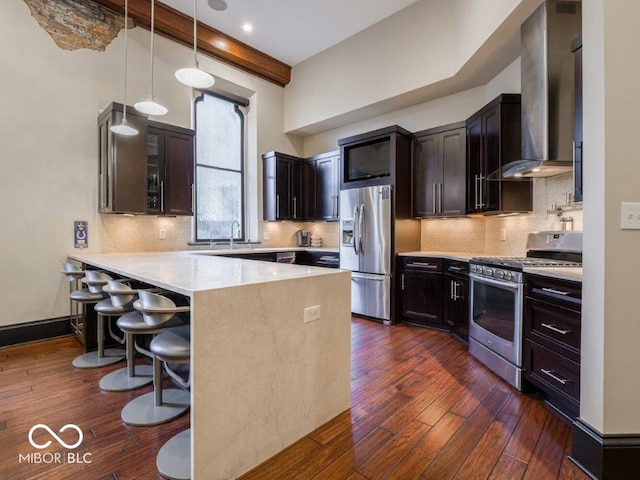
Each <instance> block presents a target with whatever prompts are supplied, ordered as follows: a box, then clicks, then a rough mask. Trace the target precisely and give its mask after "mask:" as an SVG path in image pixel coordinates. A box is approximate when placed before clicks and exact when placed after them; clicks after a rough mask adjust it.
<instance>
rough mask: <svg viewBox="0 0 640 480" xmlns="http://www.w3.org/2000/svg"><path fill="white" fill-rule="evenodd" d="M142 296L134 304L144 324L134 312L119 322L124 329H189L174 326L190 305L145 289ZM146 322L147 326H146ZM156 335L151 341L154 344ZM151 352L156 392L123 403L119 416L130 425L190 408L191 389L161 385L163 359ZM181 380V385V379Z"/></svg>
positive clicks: (161, 420) (153, 422)
mask: <svg viewBox="0 0 640 480" xmlns="http://www.w3.org/2000/svg"><path fill="white" fill-rule="evenodd" d="M139 296H140V298H139V299H138V300H137V301H135V302H134V307H135V308H136V310H138V311H139V312H140V314H141V316H142V324H141V323H140V321H139V320H137V319H136V318H135V317H134V315H133V314H127V315H125V316H124V317H121V318H120V320H119V323H118V325H119V326H121V325H122V326H121V328H123V329H125V331H128V332H129V333H135V332H142V331H145V332H147V333H154V334H158V332H162V333H159V334H158V337H159V336H161V335H164V334H165V333H167V332H168V331H172V330H174V329H179V330H178V331H180V332H183V331H184V328H187V329H188V326H187V327H184V325H183V326H179V327H176V326H175V325H176V323H177V322H181V317H180V316H179V315H176V313H178V312H183V313H186V312H187V311H188V310H189V307H188V306H176V304H175V303H174V302H173V301H172V300H170V299H168V298H167V297H164V296H163V295H158V294H155V293H152V292H148V291H144V290H140V292H139ZM143 325H145V326H146V329H145V327H143ZM156 338H157V337H155V338H154V339H153V340H152V341H151V344H152V345H153V344H154V341H155V340H156ZM187 341H188V337H187ZM161 344H162V341H161ZM156 345H157V342H156ZM150 348H151V347H150ZM139 351H140V350H139ZM149 354H150V355H151V356H152V357H153V392H150V393H147V394H145V395H142V396H140V397H137V398H135V399H133V400H132V401H130V402H129V403H127V404H126V405H125V406H124V408H123V409H122V412H121V414H120V416H121V418H122V420H123V421H124V422H125V423H126V424H128V425H136V426H144V425H158V424H161V423H166V422H168V421H170V420H173V419H174V418H176V417H178V416H179V415H182V414H183V413H185V412H186V411H187V409H188V408H189V404H190V394H189V392H188V391H185V390H182V389H175V388H170V389H163V388H162V381H163V375H162V360H161V359H160V358H159V357H158V356H156V355H155V354H154V353H153V351H151V352H149ZM167 373H168V374H169V375H170V376H172V377H173V378H174V379H175V380H178V379H179V377H177V378H176V377H174V375H173V374H172V372H170V371H169V370H168V371H167ZM178 383H179V384H182V382H180V381H178Z"/></svg>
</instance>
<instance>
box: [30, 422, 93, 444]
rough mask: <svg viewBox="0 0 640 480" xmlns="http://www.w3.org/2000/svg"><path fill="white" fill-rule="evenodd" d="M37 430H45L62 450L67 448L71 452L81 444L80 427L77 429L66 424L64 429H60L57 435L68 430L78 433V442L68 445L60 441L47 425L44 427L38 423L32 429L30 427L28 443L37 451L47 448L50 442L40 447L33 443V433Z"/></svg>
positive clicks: (71, 424)
mask: <svg viewBox="0 0 640 480" xmlns="http://www.w3.org/2000/svg"><path fill="white" fill-rule="evenodd" d="M38 428H43V429H45V430H46V431H47V432H49V433H50V434H51V436H52V437H53V438H55V439H56V441H57V442H58V443H59V444H60V445H62V446H63V447H64V448H68V449H69V450H73V449H74V448H76V447H77V446H78V445H80V444H81V443H82V438H83V436H82V430H81V429H80V427H78V426H77V425H74V424H73V423H68V424H66V425H65V426H64V427H62V428H61V429H60V432H58V433H62V432H64V431H65V430H69V429H70V428H71V429H73V430H75V431H76V432H78V441H77V442H76V443H74V444H71V445H69V444H68V443H65V441H64V440H62V439H61V438H60V437H59V436H58V435H56V434H55V432H54V431H53V430H51V429H50V428H49V427H48V426H47V425H44V424H42V423H39V424H37V425H34V426H33V427H31V430H29V443H30V444H31V445H32V446H33V447H34V448H38V449H42V448H47V447H48V446H49V445H51V440H49V441H47V442H46V443H43V444H42V445H39V444H37V443H36V442H34V441H33V432H35V431H36V430H37V429H38Z"/></svg>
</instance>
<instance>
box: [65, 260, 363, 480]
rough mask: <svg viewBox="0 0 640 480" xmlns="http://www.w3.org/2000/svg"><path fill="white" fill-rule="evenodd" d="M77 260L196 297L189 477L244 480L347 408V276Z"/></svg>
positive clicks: (271, 266) (229, 263)
mask: <svg viewBox="0 0 640 480" xmlns="http://www.w3.org/2000/svg"><path fill="white" fill-rule="evenodd" d="M70 258H71V259H72V260H75V261H78V262H81V263H84V264H87V265H90V266H92V267H96V268H99V269H102V270H105V271H108V272H113V273H115V274H117V275H121V276H123V277H128V278H132V279H135V280H139V281H142V282H145V283H148V284H150V285H154V286H157V287H161V288H164V289H167V290H170V291H173V292H176V293H180V294H183V295H186V296H188V297H189V298H190V303H191V368H192V386H191V442H192V467H191V468H192V476H191V478H215V479H231V478H236V477H237V476H239V475H241V474H243V473H245V472H247V471H248V470H250V469H251V468H253V467H254V466H256V465H258V464H259V463H261V462H263V461H264V460H266V459H268V458H269V457H271V456H273V455H274V454H276V453H277V452H279V451H280V450H282V449H284V448H285V447H287V446H288V445H290V444H291V443H293V442H295V441H296V440H298V439H299V438H301V437H303V436H304V435H306V434H307V433H309V432H310V431H312V430H313V429H315V428H316V427H318V426H320V425H322V424H323V423H325V422H327V421H328V420H330V419H331V418H333V417H335V416H336V415H338V414H339V413H341V412H343V411H344V410H346V409H348V408H349V392H350V332H351V324H350V321H351V306H350V305H351V304H350V282H351V280H350V274H349V272H345V271H341V270H336V269H328V268H319V267H307V266H300V265H289V264H278V263H268V262H259V261H252V260H241V259H234V258H224V257H220V256H215V255H207V254H206V253H203V252H175V253H135V254H86V255H83V254H73V255H70ZM316 305H319V306H320V310H321V314H320V319H319V320H317V321H313V322H309V323H305V321H304V309H305V308H306V307H310V306H316ZM149 428H153V427H149Z"/></svg>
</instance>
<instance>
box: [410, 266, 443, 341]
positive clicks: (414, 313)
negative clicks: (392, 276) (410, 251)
mask: <svg viewBox="0 0 640 480" xmlns="http://www.w3.org/2000/svg"><path fill="white" fill-rule="evenodd" d="M398 258H399V263H400V290H401V296H402V300H401V302H402V303H401V305H402V307H401V316H402V321H403V322H405V323H410V324H414V325H420V326H428V327H435V328H441V329H445V328H446V323H445V322H444V319H443V315H442V259H440V258H429V257H398Z"/></svg>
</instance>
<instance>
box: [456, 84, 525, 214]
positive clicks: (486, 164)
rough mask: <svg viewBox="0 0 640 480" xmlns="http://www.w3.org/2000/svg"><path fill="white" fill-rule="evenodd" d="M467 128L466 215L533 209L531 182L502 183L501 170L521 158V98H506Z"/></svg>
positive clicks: (471, 120)
mask: <svg viewBox="0 0 640 480" xmlns="http://www.w3.org/2000/svg"><path fill="white" fill-rule="evenodd" d="M466 128H467V188H466V190H467V192H466V197H467V199H466V200H467V208H466V211H467V213H487V212H492V213H499V212H505V213H506V212H526V211H530V210H531V209H532V201H533V184H532V182H531V179H530V178H525V179H503V178H502V173H501V167H502V166H503V165H505V164H507V163H510V162H513V161H515V160H520V157H521V153H520V152H521V141H520V139H521V135H522V133H521V120H520V95H519V94H503V95H500V96H498V97H497V98H496V99H495V100H493V101H492V102H490V103H489V104H487V105H486V106H485V107H484V108H483V109H481V110H480V111H478V112H476V113H475V114H474V115H473V116H471V117H470V118H469V119H468V120H467V122H466Z"/></svg>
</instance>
